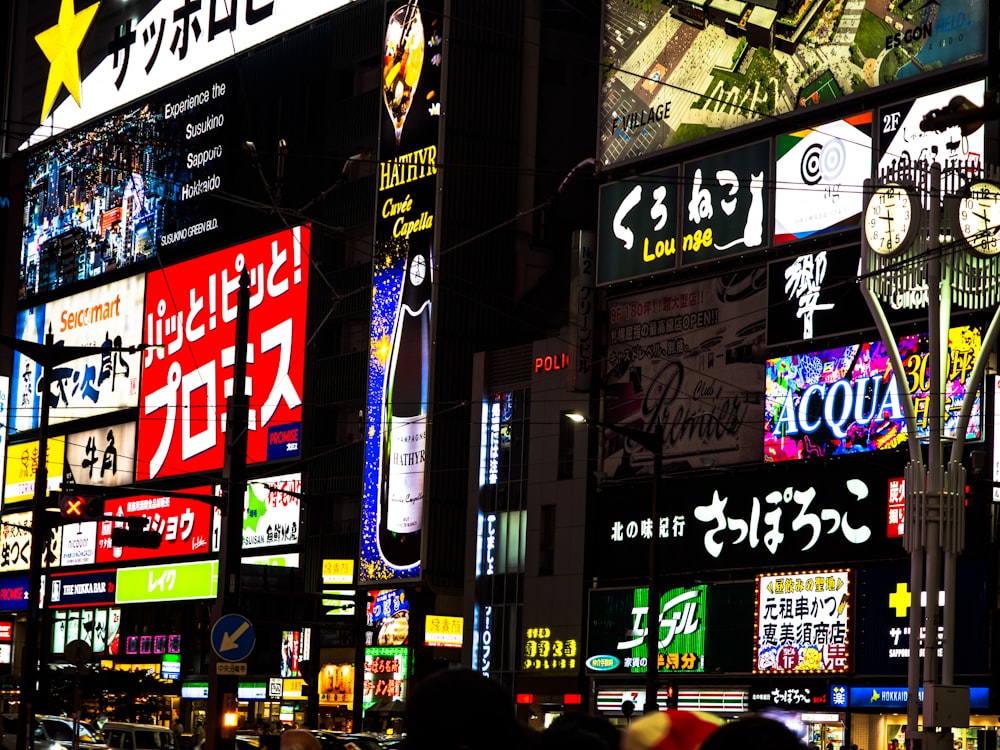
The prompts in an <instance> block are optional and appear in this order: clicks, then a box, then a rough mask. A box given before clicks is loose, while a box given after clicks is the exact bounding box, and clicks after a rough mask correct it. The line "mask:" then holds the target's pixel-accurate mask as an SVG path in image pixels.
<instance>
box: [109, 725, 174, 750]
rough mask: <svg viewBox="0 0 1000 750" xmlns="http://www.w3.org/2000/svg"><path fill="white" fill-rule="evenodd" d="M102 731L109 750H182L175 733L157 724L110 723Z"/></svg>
mask: <svg viewBox="0 0 1000 750" xmlns="http://www.w3.org/2000/svg"><path fill="white" fill-rule="evenodd" d="M101 731H102V732H103V734H104V741H105V742H106V743H107V745H108V748H109V750H180V748H178V747H176V744H177V743H176V741H175V738H174V733H173V731H171V730H170V729H169V728H168V727H161V726H158V725H156V724H126V723H124V722H118V721H109V722H108V723H106V724H105V725H104V726H103V727H102V729H101Z"/></svg>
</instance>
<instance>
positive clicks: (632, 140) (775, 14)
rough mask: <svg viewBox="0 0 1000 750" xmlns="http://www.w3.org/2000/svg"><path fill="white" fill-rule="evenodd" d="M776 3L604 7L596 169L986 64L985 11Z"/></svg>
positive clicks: (956, 6)
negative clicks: (964, 65) (962, 65)
mask: <svg viewBox="0 0 1000 750" xmlns="http://www.w3.org/2000/svg"><path fill="white" fill-rule="evenodd" d="M779 5H781V6H782V7H786V8H787V9H786V10H783V11H777V10H775V9H774V8H775V4H774V3H767V4H764V3H721V2H720V3H708V2H691V1H690V0H686V1H684V2H677V3H670V4H664V3H639V4H637V3H634V2H630V1H629V0H608V2H605V3H604V4H603V7H604V14H603V21H604V22H603V30H602V38H601V60H602V61H603V69H604V71H605V75H604V77H603V83H602V85H601V91H600V103H599V110H598V118H599V121H598V144H597V147H598V158H599V160H600V161H601V163H603V164H604V165H606V166H610V165H614V164H619V163H625V162H629V161H634V160H637V159H641V158H643V157H647V156H651V155H653V154H656V153H658V152H660V151H662V150H663V149H666V148H670V147H672V146H677V145H679V144H681V143H687V142H690V141H692V140H695V139H698V138H702V137H705V136H709V135H712V134H715V133H719V132H723V131H726V130H730V129H732V128H738V127H740V126H743V125H747V124H750V123H754V122H760V121H763V120H766V119H770V118H773V117H774V116H776V115H782V114H785V113H788V112H792V111H794V110H798V109H804V108H807V107H814V106H817V105H819V106H822V105H823V104H824V103H826V102H832V101H836V100H838V99H841V98H842V97H844V96H847V95H850V94H853V93H860V92H864V91H870V90H871V89H872V88H873V87H878V86H882V85H885V84H890V83H893V82H895V81H901V80H904V79H911V78H915V77H921V78H925V77H929V76H931V75H935V74H938V73H939V71H940V70H941V69H942V68H948V67H949V66H952V65H953V64H955V63H959V62H970V61H984V60H985V55H986V29H987V20H988V19H987V16H988V13H987V10H988V6H989V4H988V3H981V2H975V0H954V2H951V1H949V2H941V3H938V2H930V3H910V4H906V3H897V4H896V7H895V8H893V10H892V12H891V13H887V14H876V13H874V12H872V11H871V10H869V9H867V8H864V7H861V8H860V10H856V9H855V6H854V5H852V4H850V3H821V2H801V3H789V4H779ZM979 103H980V104H981V103H982V101H981V100H980V101H979Z"/></svg>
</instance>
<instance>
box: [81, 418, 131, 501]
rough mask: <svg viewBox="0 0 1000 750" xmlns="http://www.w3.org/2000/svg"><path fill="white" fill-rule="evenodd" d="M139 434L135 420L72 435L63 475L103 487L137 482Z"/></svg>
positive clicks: (82, 482)
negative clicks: (137, 444) (136, 455)
mask: <svg viewBox="0 0 1000 750" xmlns="http://www.w3.org/2000/svg"><path fill="white" fill-rule="evenodd" d="M135 437H136V424H135V422H125V423H124V424H116V425H110V426H109V427H96V428H93V429H90V430H84V431H83V432H75V433H72V434H70V435H68V436H67V437H66V464H65V468H64V470H63V478H64V479H65V480H66V481H72V482H74V483H76V484H88V485H95V486H99V487H117V486H120V485H123V484H131V483H132V482H134V481H135Z"/></svg>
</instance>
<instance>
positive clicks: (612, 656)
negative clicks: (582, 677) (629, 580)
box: [585, 585, 708, 675]
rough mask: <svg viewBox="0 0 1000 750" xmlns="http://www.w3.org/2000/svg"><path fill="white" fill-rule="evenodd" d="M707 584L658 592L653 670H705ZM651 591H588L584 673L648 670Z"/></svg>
mask: <svg viewBox="0 0 1000 750" xmlns="http://www.w3.org/2000/svg"><path fill="white" fill-rule="evenodd" d="M707 596H708V587H707V586H703V585H699V586H689V587H680V588H672V589H668V590H667V591H664V592H662V593H661V594H660V615H659V628H660V629H659V635H658V644H659V651H658V656H657V669H656V671H657V672H683V673H694V672H704V671H705V635H706V633H707V632H708V617H707V614H708V610H707ZM648 628H649V590H648V589H647V588H645V587H639V588H635V589H599V590H594V591H591V592H590V621H589V626H588V630H587V655H586V660H585V665H586V667H587V673H588V674H591V675H593V674H595V673H604V672H607V673H611V674H646V661H647V660H646V655H647V654H648V653H649V648H648V646H649V630H648Z"/></svg>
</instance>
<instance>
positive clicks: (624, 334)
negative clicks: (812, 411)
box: [602, 268, 767, 477]
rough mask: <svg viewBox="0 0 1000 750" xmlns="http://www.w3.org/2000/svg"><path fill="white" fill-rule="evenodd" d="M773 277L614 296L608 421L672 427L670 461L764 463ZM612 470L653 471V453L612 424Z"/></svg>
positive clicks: (667, 444)
mask: <svg viewBox="0 0 1000 750" xmlns="http://www.w3.org/2000/svg"><path fill="white" fill-rule="evenodd" d="M765 280H766V274H765V271H764V269H762V268H757V269H751V270H747V271H737V272H734V273H731V274H726V275H724V276H717V277H710V278H704V279H700V280H698V281H693V282H691V283H688V284H682V285H678V286H672V287H667V288H665V289H659V290H656V291H649V292H643V293H641V294H634V295H630V296H627V297H621V298H619V299H614V300H609V301H608V319H609V321H610V328H609V339H608V375H607V378H606V380H605V383H606V385H605V417H604V420H603V421H604V423H605V424H607V425H622V426H624V427H628V428H631V429H635V430H639V431H642V432H649V433H652V432H654V431H655V429H656V425H663V427H664V436H663V438H664V442H663V455H664V457H665V460H668V461H670V462H673V463H674V465H680V462H685V463H687V464H688V465H690V466H691V468H701V467H702V466H704V463H703V461H706V460H711V461H713V462H715V463H718V464H724V463H742V462H746V461H757V460H760V450H761V448H760V446H761V443H760V441H759V438H758V437H755V436H754V432H757V433H758V435H759V427H757V425H759V424H760V422H759V421H758V419H760V418H762V417H763V406H762V405H761V404H760V403H754V402H755V401H759V398H758V394H759V393H760V391H761V388H763V385H764V384H763V381H762V380H761V376H762V373H761V368H760V366H759V365H755V364H753V363H752V362H751V354H750V353H751V351H752V349H753V346H754V345H755V344H759V343H762V342H763V337H764V325H765V318H766V315H767V310H766V308H765V305H766V296H767V295H766V290H765ZM603 439H604V457H605V459H604V466H603V467H602V468H603V470H604V471H605V472H607V473H608V475H609V476H622V477H624V476H630V475H632V474H639V473H641V474H649V473H650V472H651V470H652V463H653V462H652V454H651V453H650V452H649V451H648V450H646V449H645V448H643V447H642V446H640V445H639V444H638V443H636V442H634V441H632V440H629V439H627V438H626V437H625V436H623V435H622V434H621V433H618V432H615V430H613V429H610V428H609V429H605V430H604V431H603Z"/></svg>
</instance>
